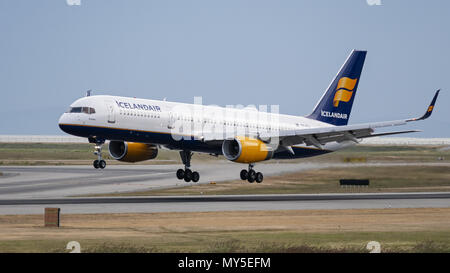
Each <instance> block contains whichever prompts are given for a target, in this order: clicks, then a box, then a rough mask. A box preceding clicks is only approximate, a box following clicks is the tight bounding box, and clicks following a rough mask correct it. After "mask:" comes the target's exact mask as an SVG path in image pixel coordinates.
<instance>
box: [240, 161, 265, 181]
mask: <svg viewBox="0 0 450 273" xmlns="http://www.w3.org/2000/svg"><path fill="white" fill-rule="evenodd" d="M253 167H254V165H253V164H249V165H248V171H247V170H245V169H244V170H242V171H241V173H240V176H241V179H242V180H247V181H248V182H249V183H253V182H255V181H256V183H261V182H262V181H263V179H264V176H263V174H262V173H260V172H256V171H255V170H253Z"/></svg>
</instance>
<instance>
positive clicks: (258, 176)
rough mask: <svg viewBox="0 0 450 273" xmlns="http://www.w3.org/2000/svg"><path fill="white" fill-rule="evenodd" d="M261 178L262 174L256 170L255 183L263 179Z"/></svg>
mask: <svg viewBox="0 0 450 273" xmlns="http://www.w3.org/2000/svg"><path fill="white" fill-rule="evenodd" d="M263 179H264V176H263V174H262V173H260V172H257V173H256V183H261V182H262V181H263Z"/></svg>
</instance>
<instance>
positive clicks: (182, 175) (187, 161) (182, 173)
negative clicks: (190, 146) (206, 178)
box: [177, 151, 200, 182]
mask: <svg viewBox="0 0 450 273" xmlns="http://www.w3.org/2000/svg"><path fill="white" fill-rule="evenodd" d="M180 156H181V160H182V161H183V164H184V170H183V169H178V171H177V178H178V179H180V180H182V179H184V181H186V182H191V181H192V182H198V180H200V174H199V173H198V172H195V171H194V172H193V171H191V169H189V168H190V167H191V157H192V152H191V151H181V152H180Z"/></svg>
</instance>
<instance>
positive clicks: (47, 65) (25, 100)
mask: <svg viewBox="0 0 450 273" xmlns="http://www.w3.org/2000/svg"><path fill="white" fill-rule="evenodd" d="M381 2H382V6H369V5H368V4H367V2H366V0H342V1H336V0H328V1H326V0H323V1H320V0H319V1H318V0H315V1H313V0H311V1H299V0H292V1H287V0H277V1H275V0H270V1H269V0H226V1H225V0H222V1H221V0H179V1H175V0H164V1H163V0H160V1H149V0H142V1H137V0H136V1H125V0H122V1H118V0H81V5H80V6H69V5H67V4H66V0H40V1H30V0H14V1H13V0H0V92H1V95H2V96H1V102H2V103H1V108H0V114H1V116H2V119H1V120H0V134H63V132H61V131H60V130H59V128H58V126H57V121H58V118H59V116H60V115H61V113H62V112H63V111H65V110H66V109H67V107H68V105H69V104H70V103H71V102H72V101H74V100H75V99H77V98H79V97H82V96H84V94H85V91H86V90H87V89H92V90H94V94H112V95H122V96H135V97H142V98H149V99H163V98H164V97H167V99H168V100H171V101H179V102H188V103H189V102H190V103H192V102H193V97H194V96H203V102H204V103H205V104H217V105H222V106H225V105H227V104H242V105H248V104H256V105H259V104H268V105H270V104H278V105H280V112H281V113H285V114H294V115H306V114H309V113H310V112H311V110H312V108H313V106H314V105H315V104H316V102H317V100H318V99H319V98H320V97H321V95H322V93H323V92H324V90H325V88H326V87H327V86H328V84H329V82H330V81H331V79H332V77H334V75H335V74H336V72H337V70H338V69H339V67H340V66H341V65H342V63H343V62H344V60H345V58H346V57H347V55H348V54H349V53H350V51H351V50H352V49H353V48H357V49H366V50H368V54H367V58H366V63H365V67H364V69H363V74H362V76H361V80H360V84H359V87H358V93H357V96H356V98H355V102H354V106H353V111H352V115H351V118H350V124H354V123H361V122H369V121H381V120H391V119H398V118H408V117H411V116H420V115H422V114H423V112H424V111H425V110H426V106H427V104H428V103H429V102H430V101H431V98H432V96H433V94H434V91H435V90H436V89H438V88H442V89H443V92H441V96H440V98H439V100H438V102H437V106H436V108H435V112H434V113H433V116H432V117H431V118H430V119H429V120H427V121H423V122H417V123H416V124H414V125H413V126H408V127H405V126H403V127H402V128H401V129H409V128H415V129H421V130H424V132H423V133H418V134H410V135H409V136H416V137H450V122H449V121H448V117H449V116H450V110H449V107H448V105H449V97H450V95H449V93H448V92H449V90H450V88H449V87H450V86H449V84H448V78H449V77H450V74H449V72H450V68H449V64H450V16H448V15H449V13H450V1H445V0H442V1H425V0H420V1H411V0H381ZM398 129H400V128H398Z"/></svg>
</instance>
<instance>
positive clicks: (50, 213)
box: [44, 208, 61, 227]
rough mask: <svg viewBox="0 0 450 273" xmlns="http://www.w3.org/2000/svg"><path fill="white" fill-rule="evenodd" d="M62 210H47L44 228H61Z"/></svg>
mask: <svg viewBox="0 0 450 273" xmlns="http://www.w3.org/2000/svg"><path fill="white" fill-rule="evenodd" d="M60 211H61V209H60V208H45V215H44V226H45V227H59V219H60V218H59V214H60Z"/></svg>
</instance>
